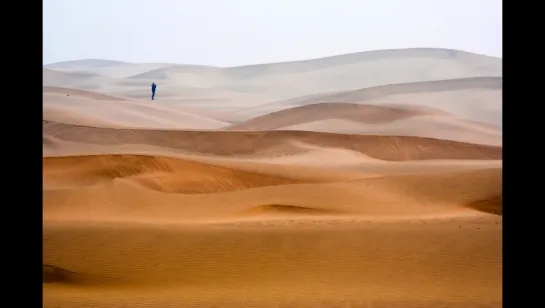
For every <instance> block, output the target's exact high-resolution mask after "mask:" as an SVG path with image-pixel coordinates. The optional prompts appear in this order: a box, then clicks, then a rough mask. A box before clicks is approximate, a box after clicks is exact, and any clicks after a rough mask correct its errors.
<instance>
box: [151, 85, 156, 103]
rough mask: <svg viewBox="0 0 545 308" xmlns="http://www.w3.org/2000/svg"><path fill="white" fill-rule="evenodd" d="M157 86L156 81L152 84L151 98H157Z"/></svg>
mask: <svg viewBox="0 0 545 308" xmlns="http://www.w3.org/2000/svg"><path fill="white" fill-rule="evenodd" d="M156 88H157V85H156V84H155V82H154V83H152V84H151V99H152V100H155V89H156Z"/></svg>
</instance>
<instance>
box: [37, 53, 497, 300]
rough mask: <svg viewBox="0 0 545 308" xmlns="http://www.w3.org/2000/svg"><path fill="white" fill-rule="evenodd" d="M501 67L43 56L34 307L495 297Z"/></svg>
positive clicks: (402, 57)
mask: <svg viewBox="0 0 545 308" xmlns="http://www.w3.org/2000/svg"><path fill="white" fill-rule="evenodd" d="M501 68H502V64H501V59H497V58H493V57H486V56H481V55H476V54H471V53H466V52H461V51H456V50H446V49H429V48H428V49H426V48H421V49H406V50H382V51H375V52H363V53H356V54H349V55H340V56H335V57H327V58H322V59H313V60H308V61H294V62H284V63H271V64H260V65H248V66H241V67H230V68H219V67H209V66H197V65H179V64H168V63H145V64H137V63H128V62H121V61H109V60H81V61H68V62H64V63H54V64H50V65H47V66H45V67H44V70H43V73H44V90H43V91H44V94H43V97H44V101H43V117H44V121H43V293H44V294H43V299H44V304H43V306H44V307H82V306H88V307H112V308H120V307H180V306H183V307H280V306H282V307H371V306H373V307H430V308H431V307H501V306H502V215H503V206H502V198H503V196H502V185H503V184H502V147H501V144H502V143H501V137H502V132H501V116H502V106H501V92H502V79H501V74H502V73H501ZM153 81H155V82H157V83H158V84H159V87H158V91H159V96H158V100H156V101H151V100H149V94H150V93H149V85H150V84H151V82H153Z"/></svg>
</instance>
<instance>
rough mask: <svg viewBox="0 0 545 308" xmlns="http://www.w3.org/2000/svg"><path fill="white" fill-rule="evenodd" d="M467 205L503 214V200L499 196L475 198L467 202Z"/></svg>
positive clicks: (489, 212) (486, 211) (483, 210)
mask: <svg viewBox="0 0 545 308" xmlns="http://www.w3.org/2000/svg"><path fill="white" fill-rule="evenodd" d="M468 206H469V207H471V208H473V209H475V210H477V211H480V212H485V213H488V214H494V215H500V216H501V215H503V202H502V197H501V196H497V197H491V198H486V199H481V200H477V201H475V202H472V203H470V204H468Z"/></svg>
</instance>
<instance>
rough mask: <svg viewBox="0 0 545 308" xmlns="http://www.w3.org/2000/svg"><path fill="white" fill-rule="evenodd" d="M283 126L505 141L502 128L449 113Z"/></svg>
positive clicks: (481, 140) (488, 142)
mask: <svg viewBox="0 0 545 308" xmlns="http://www.w3.org/2000/svg"><path fill="white" fill-rule="evenodd" d="M281 129H282V130H299V131H314V132H331V133H340V134H368V135H385V136H389V135H390V136H392V135H393V136H397V135H405V136H417V137H429V138H436V139H445V140H453V141H459V142H468V143H478V144H487V145H494V146H501V145H502V130H501V128H499V127H496V128H494V127H490V126H487V125H482V124H481V123H475V122H469V121H464V120H462V119H457V118H454V117H448V116H420V117H417V118H410V119H404V120H398V121H393V122H389V123H382V124H373V125H368V124H362V123H358V122H353V121H349V120H345V119H327V120H321V121H312V122H308V123H303V124H296V125H290V126H285V127H282V128H281Z"/></svg>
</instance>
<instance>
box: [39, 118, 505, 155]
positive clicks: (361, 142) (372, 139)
mask: <svg viewBox="0 0 545 308" xmlns="http://www.w3.org/2000/svg"><path fill="white" fill-rule="evenodd" d="M43 131H44V145H46V144H52V141H51V140H53V139H52V138H54V139H56V140H62V141H68V142H79V143H83V144H85V143H88V144H98V145H104V146H111V147H113V146H119V145H125V144H146V145H152V146H158V147H167V148H171V149H176V150H179V151H182V152H190V153H199V154H205V155H220V156H221V155H222V156H275V155H276V156H284V155H288V154H294V152H295V153H297V152H300V147H298V146H296V145H294V142H298V143H305V144H311V145H314V146H322V147H334V148H340V149H350V150H353V151H357V152H360V153H364V154H365V155H368V156H371V157H373V158H378V159H382V160H390V161H406V160H426V159H483V160H487V159H501V158H502V148H501V147H496V146H486V145H478V144H469V143H462V142H455V141H448V140H440V139H431V138H422V137H408V136H373V135H347V134H331V133H318V132H304V131H268V132H239V131H174V130H143V129H141V130H136V129H109V128H96V127H88V126H76V125H66V124H60V123H54V122H49V121H43Z"/></svg>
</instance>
